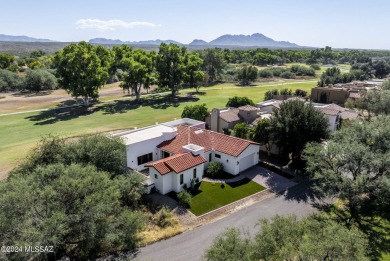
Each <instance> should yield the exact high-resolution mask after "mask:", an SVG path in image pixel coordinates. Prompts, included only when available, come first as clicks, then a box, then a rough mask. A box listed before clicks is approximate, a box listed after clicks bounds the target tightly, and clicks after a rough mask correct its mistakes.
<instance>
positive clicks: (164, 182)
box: [149, 168, 176, 195]
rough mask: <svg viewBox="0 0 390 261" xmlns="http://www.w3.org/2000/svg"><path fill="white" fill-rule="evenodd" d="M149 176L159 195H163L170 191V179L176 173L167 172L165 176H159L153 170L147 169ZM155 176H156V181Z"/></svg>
mask: <svg viewBox="0 0 390 261" xmlns="http://www.w3.org/2000/svg"><path fill="white" fill-rule="evenodd" d="M149 175H150V179H151V180H152V182H154V186H155V187H156V189H157V191H158V192H159V193H161V194H163V195H164V194H167V193H168V192H170V191H172V181H173V178H172V177H174V175H176V173H173V172H169V173H167V174H165V175H161V174H160V173H159V172H158V171H157V170H156V169H155V168H149ZM155 175H157V179H156V177H155Z"/></svg>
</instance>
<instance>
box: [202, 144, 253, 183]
mask: <svg viewBox="0 0 390 261" xmlns="http://www.w3.org/2000/svg"><path fill="white" fill-rule="evenodd" d="M259 150H260V146H259V145H255V144H251V145H249V146H248V147H247V148H246V149H245V150H244V151H243V152H242V153H241V154H240V155H239V156H238V157H234V156H231V155H228V154H225V153H221V152H218V151H214V152H212V153H213V156H212V160H211V161H215V162H219V163H221V164H222V165H223V168H224V171H226V172H227V173H229V174H232V175H237V174H239V173H240V160H241V159H243V158H245V157H247V156H248V155H252V157H253V161H252V162H251V164H250V166H249V167H251V166H254V165H255V164H257V163H258V162H259V154H258V152H259ZM215 154H219V155H221V158H216V157H215ZM207 160H208V158H207ZM237 162H239V163H238V164H237Z"/></svg>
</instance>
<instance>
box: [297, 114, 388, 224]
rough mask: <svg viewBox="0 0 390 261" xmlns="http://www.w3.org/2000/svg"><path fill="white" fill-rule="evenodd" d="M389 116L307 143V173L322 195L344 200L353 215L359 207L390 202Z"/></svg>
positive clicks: (356, 215)
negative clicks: (321, 142)
mask: <svg viewBox="0 0 390 261" xmlns="http://www.w3.org/2000/svg"><path fill="white" fill-rule="evenodd" d="M389 141H390V117H379V118H378V119H376V120H374V121H373V122H355V123H353V124H351V125H348V126H347V127H344V128H342V129H341V130H340V131H338V132H336V133H335V134H334V135H333V136H332V138H331V139H330V140H329V141H328V142H327V143H326V144H325V145H324V144H309V145H308V146H307V147H306V149H305V151H304V155H305V159H306V160H307V168H306V170H307V172H308V173H309V174H310V175H312V177H313V178H314V179H315V180H317V181H318V182H316V184H317V185H316V188H317V191H318V192H319V193H320V194H321V195H323V196H331V197H338V198H340V199H343V200H347V206H348V208H349V212H350V213H351V215H352V217H353V218H359V213H360V211H361V209H362V206H364V205H366V204H370V205H372V206H374V207H377V208H379V209H386V207H387V208H388V207H389V206H390V205H389V202H390V142H389Z"/></svg>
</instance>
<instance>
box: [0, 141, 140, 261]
mask: <svg viewBox="0 0 390 261" xmlns="http://www.w3.org/2000/svg"><path fill="white" fill-rule="evenodd" d="M124 151H125V148H124V145H123V144H122V142H121V141H120V140H118V139H109V138H107V137H106V136H103V135H99V134H96V135H92V136H85V137H82V138H80V139H79V140H77V141H66V140H64V139H60V138H57V137H48V138H46V139H44V140H43V141H42V143H41V144H40V145H39V146H38V147H37V148H36V149H34V150H33V151H32V152H31V153H30V154H29V156H28V158H27V159H26V161H25V162H23V163H22V164H21V165H19V166H18V167H17V168H16V169H14V170H13V171H12V172H11V174H10V176H9V177H8V178H7V179H6V180H3V181H1V182H0V241H1V242H2V244H4V245H10V246H11V245H16V244H17V245H22V246H24V245H26V246H53V250H54V252H35V253H29V252H16V253H3V254H4V255H6V257H7V258H8V259H7V260H27V259H34V260H35V259H36V260H58V259H62V258H70V259H71V260H87V259H90V258H94V257H98V256H101V255H106V254H109V253H112V252H117V251H123V250H130V249H134V248H135V247H137V246H138V243H139V240H140V238H139V232H140V231H141V230H142V228H143V226H144V224H145V217H144V215H143V214H142V212H141V211H140V209H139V207H140V204H141V201H140V200H141V196H142V194H143V193H144V188H143V177H142V175H138V174H136V173H131V175H130V174H129V173H127V171H126V159H125V154H124V153H123V152H124Z"/></svg>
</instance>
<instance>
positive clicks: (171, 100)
mask: <svg viewBox="0 0 390 261" xmlns="http://www.w3.org/2000/svg"><path fill="white" fill-rule="evenodd" d="M198 100H199V98H198V97H194V96H186V97H183V96H176V97H172V96H165V97H162V98H159V99H157V100H151V101H148V102H144V104H143V106H150V107H151V108H153V109H160V110H165V109H167V108H169V107H179V106H180V103H184V102H196V101H198Z"/></svg>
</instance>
